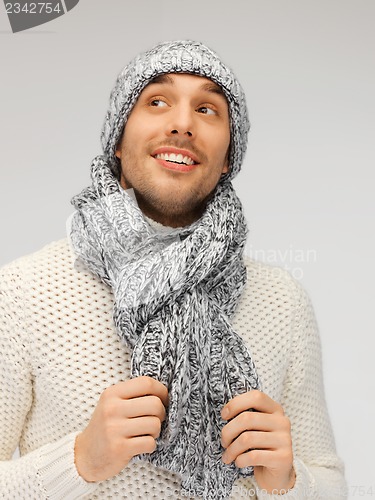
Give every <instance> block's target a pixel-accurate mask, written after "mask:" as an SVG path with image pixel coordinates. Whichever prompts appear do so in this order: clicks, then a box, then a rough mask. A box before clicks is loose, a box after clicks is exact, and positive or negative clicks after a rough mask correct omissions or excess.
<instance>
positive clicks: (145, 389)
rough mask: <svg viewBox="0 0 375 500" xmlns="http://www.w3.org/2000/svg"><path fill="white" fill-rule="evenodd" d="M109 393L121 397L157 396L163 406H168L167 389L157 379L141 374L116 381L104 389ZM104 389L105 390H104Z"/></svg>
mask: <svg viewBox="0 0 375 500" xmlns="http://www.w3.org/2000/svg"><path fill="white" fill-rule="evenodd" d="M106 391H107V392H108V393H109V394H110V395H115V396H118V397H120V398H122V399H131V398H138V397H141V396H148V395H154V396H158V397H159V398H160V399H161V401H162V402H163V404H164V406H168V403H169V397H168V389H167V387H165V385H164V384H162V383H161V382H159V381H158V380H156V379H154V378H151V377H147V376H142V377H136V378H133V379H130V380H126V381H124V382H118V383H117V384H115V385H113V386H112V387H110V388H109V389H107V390H106ZM106 391H105V392H106Z"/></svg>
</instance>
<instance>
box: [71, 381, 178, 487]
mask: <svg viewBox="0 0 375 500" xmlns="http://www.w3.org/2000/svg"><path fill="white" fill-rule="evenodd" d="M168 401H169V400H168V390H167V388H166V387H165V386H164V385H163V384H162V383H161V382H159V381H158V380H155V379H153V378H151V377H147V376H143V377H137V378H134V379H131V380H127V381H125V382H119V383H117V384H115V385H113V386H111V387H109V388H108V389H106V390H105V391H103V393H102V394H101V396H100V399H99V402H98V404H97V406H96V408H95V410H94V413H93V415H92V417H91V420H90V422H89V424H88V426H87V427H86V429H85V430H84V431H83V432H81V433H80V434H79V435H78V436H77V438H76V442H75V449H74V453H75V465H76V468H77V471H78V473H79V474H80V476H82V477H83V479H85V480H86V481H88V482H96V481H104V480H105V479H109V478H110V477H113V476H115V475H116V474H118V473H119V472H120V471H121V470H122V469H123V468H124V467H125V466H126V465H127V464H128V462H129V461H130V459H131V458H132V457H134V456H135V455H139V454H140V453H152V452H153V451H154V450H155V449H156V442H155V439H156V438H157V437H158V436H159V435H160V430H161V423H162V422H163V420H165V415H166V411H165V408H166V407H167V406H168Z"/></svg>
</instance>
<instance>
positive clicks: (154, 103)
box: [150, 99, 167, 108]
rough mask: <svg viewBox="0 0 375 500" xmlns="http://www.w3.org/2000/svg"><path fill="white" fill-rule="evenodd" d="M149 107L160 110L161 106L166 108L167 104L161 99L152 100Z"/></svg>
mask: <svg viewBox="0 0 375 500" xmlns="http://www.w3.org/2000/svg"><path fill="white" fill-rule="evenodd" d="M150 106H154V107H155V108H160V107H163V106H167V103H166V102H165V101H163V100H162V99H152V101H150Z"/></svg>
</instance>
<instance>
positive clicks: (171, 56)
mask: <svg viewBox="0 0 375 500" xmlns="http://www.w3.org/2000/svg"><path fill="white" fill-rule="evenodd" d="M165 73H191V74H195V75H200V76H204V77H206V78H209V79H210V80H212V81H213V82H215V83H217V84H218V85H219V86H220V87H221V88H222V89H223V91H224V94H225V96H226V98H227V100H228V104H229V115H230V125H231V143H230V157H229V167H230V171H229V172H228V174H226V175H225V176H223V179H232V178H233V177H234V176H235V175H237V173H238V172H239V170H240V168H241V165H242V161H243V158H244V154H245V151H246V147H247V135H248V132H249V129H250V124H249V119H248V113H247V106H246V99H245V94H244V91H243V89H242V87H241V85H240V83H239V82H238V80H237V79H236V77H235V76H234V74H233V72H232V70H231V69H230V68H228V66H226V65H225V64H224V63H223V62H222V61H221V60H220V59H219V56H218V55H217V54H216V53H215V52H214V51H213V50H211V49H209V48H208V47H206V46H205V45H203V44H202V43H200V42H195V41H191V40H179V41H173V42H163V43H160V44H158V45H156V46H155V47H153V48H152V49H150V50H148V51H146V52H143V53H141V54H139V55H138V56H136V57H135V58H134V59H133V60H132V61H130V63H129V64H128V65H127V66H125V68H124V69H123V70H122V71H121V73H120V74H119V76H118V77H117V80H116V83H115V86H114V88H113V90H112V92H111V96H110V105H109V109H108V111H107V115H106V118H105V122H104V125H103V129H102V134H101V141H102V147H103V151H104V153H105V154H106V155H108V159H109V160H110V164H111V168H112V170H113V172H114V173H115V174H116V175H118V168H119V162H118V159H117V157H116V156H115V151H116V146H117V143H118V141H119V139H120V138H121V135H122V131H123V129H124V126H125V124H126V121H127V118H128V116H129V114H130V112H131V110H132V108H133V106H134V104H135V102H136V100H137V99H138V97H139V95H140V93H141V92H142V90H143V89H144V88H145V87H146V85H147V84H148V83H149V82H150V81H151V80H152V79H153V78H155V77H156V76H158V75H161V74H165Z"/></svg>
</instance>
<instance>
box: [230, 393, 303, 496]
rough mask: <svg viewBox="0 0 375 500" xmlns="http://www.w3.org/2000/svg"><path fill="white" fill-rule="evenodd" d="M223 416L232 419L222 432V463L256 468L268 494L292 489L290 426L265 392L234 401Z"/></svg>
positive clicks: (247, 395) (277, 406) (244, 396)
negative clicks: (233, 462)
mask: <svg viewBox="0 0 375 500" xmlns="http://www.w3.org/2000/svg"><path fill="white" fill-rule="evenodd" d="M250 409H252V410H256V411H248V410H250ZM226 411H227V413H226ZM221 415H222V418H223V420H230V419H232V420H231V421H230V422H229V423H227V424H226V425H225V426H224V427H223V429H222V434H221V444H222V445H223V447H224V448H226V450H225V453H224V454H223V458H222V460H223V462H224V463H227V464H229V463H231V462H232V461H233V460H234V461H235V464H236V466H237V467H241V468H242V467H247V466H250V465H251V466H253V467H254V476H255V479H256V481H257V483H258V486H259V487H260V488H262V489H266V490H267V492H268V493H278V492H279V491H280V490H281V491H280V493H283V492H284V490H285V491H287V490H288V489H291V488H293V486H294V483H295V480H296V476H295V472H294V469H293V450H292V436H291V424H290V420H289V418H288V417H287V416H286V415H285V413H284V410H283V408H282V407H281V405H279V404H278V403H276V401H274V400H273V399H271V398H270V397H269V396H267V395H266V394H264V392H261V391H258V390H252V391H249V392H246V393H244V394H241V395H239V396H236V397H235V398H233V399H231V400H230V401H229V402H228V403H227V404H226V405H225V406H224V408H223V409H222V413H221Z"/></svg>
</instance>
